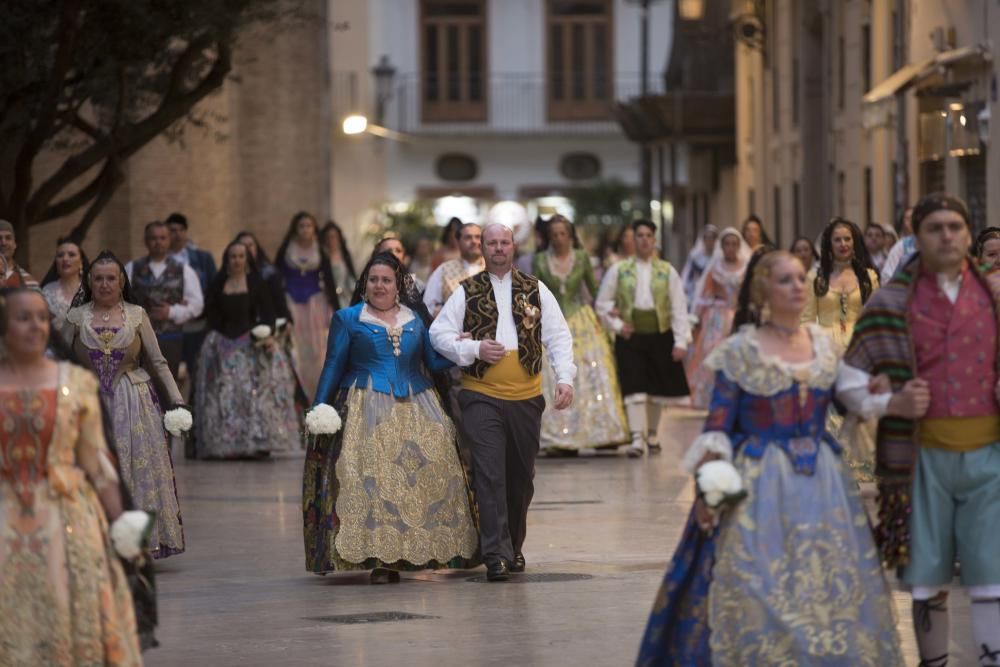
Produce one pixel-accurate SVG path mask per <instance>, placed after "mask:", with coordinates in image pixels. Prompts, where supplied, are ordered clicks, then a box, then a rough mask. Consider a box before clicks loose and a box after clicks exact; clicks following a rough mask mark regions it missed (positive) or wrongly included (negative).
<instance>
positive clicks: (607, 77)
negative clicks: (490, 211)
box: [329, 0, 674, 238]
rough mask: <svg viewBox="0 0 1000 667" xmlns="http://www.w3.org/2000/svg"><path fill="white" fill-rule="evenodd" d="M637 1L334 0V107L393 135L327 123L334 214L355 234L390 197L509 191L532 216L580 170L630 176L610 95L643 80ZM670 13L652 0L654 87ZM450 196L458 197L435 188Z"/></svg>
mask: <svg viewBox="0 0 1000 667" xmlns="http://www.w3.org/2000/svg"><path fill="white" fill-rule="evenodd" d="M640 5H641V3H640V2H635V1H626V0H371V1H370V2H339V1H338V2H331V3H330V5H329V9H330V14H331V16H330V30H331V38H330V44H331V51H332V53H331V63H332V70H333V73H332V77H333V82H332V94H333V97H334V100H333V110H334V116H335V117H339V118H342V117H344V116H346V115H348V114H350V113H364V114H365V115H367V116H368V117H369V119H371V120H374V121H376V122H377V121H378V120H381V122H380V123H379V124H380V125H382V126H384V127H386V128H388V129H389V130H391V131H393V132H395V133H399V135H400V136H397V137H395V138H392V139H386V138H382V137H377V136H373V135H371V134H364V135H360V136H344V135H343V134H342V133H340V132H339V131H338V128H334V129H333V133H334V136H333V142H334V150H333V161H334V164H333V175H334V177H333V195H332V197H333V212H334V217H335V218H337V219H338V220H339V221H340V222H342V223H344V226H345V227H346V228H347V229H349V230H351V231H353V232H354V234H355V238H357V235H358V234H360V233H362V232H363V230H364V228H365V224H366V222H368V221H370V220H371V216H372V214H373V212H374V211H375V210H377V209H378V208H379V207H381V206H385V205H390V204H393V203H401V202H413V201H417V200H420V201H426V202H428V203H430V204H431V205H434V204H437V211H438V215H439V216H446V215H447V214H448V212H449V209H448V207H449V206H459V207H460V208H459V209H457V210H464V211H469V213H467V214H466V215H465V216H464V217H466V218H468V217H470V216H471V212H472V211H478V213H479V215H480V216H483V215H484V214H485V211H486V210H487V208H488V206H489V205H491V204H492V203H495V202H497V201H502V200H516V201H519V202H521V203H522V204H524V205H525V206H526V207H527V209H528V213H529V215H534V214H535V213H545V214H547V213H550V212H553V211H554V210H555V209H556V208H561V207H562V206H564V205H565V202H564V200H562V199H560V198H559V196H560V195H562V194H564V193H565V192H566V191H567V190H568V189H569V188H572V187H574V186H577V185H580V184H585V183H587V182H593V181H597V180H618V181H621V182H623V183H625V184H626V185H628V186H630V187H632V188H636V189H638V188H639V183H640V158H639V151H638V149H637V148H636V145H635V144H632V143H630V142H629V141H628V140H626V138H625V137H624V136H623V134H622V132H621V130H620V129H619V127H618V124H617V123H616V122H615V121H614V119H613V117H612V107H613V104H614V102H615V101H616V100H619V99H627V98H630V97H634V96H636V95H638V94H639V92H640V78H641V77H640V70H641V64H640V58H641V55H640V48H641V45H640V44H641V40H640V23H641V12H642V9H641V6H640ZM673 13H674V8H673V3H672V2H669V1H661V2H650V3H649V9H648V25H649V72H650V75H649V78H648V81H649V87H650V90H651V91H656V90H660V89H662V86H663V83H662V78H661V76H660V75H659V74H660V73H661V72H662V71H663V69H664V66H665V63H666V61H667V56H668V53H669V51H670V40H671V34H672V21H673ZM386 66H388V68H390V69H391V70H393V74H392V76H391V83H390V85H385V84H386V83H387V82H388V81H389V79H388V77H382V79H381V81H382V84H381V86H380V85H378V83H377V81H376V79H377V78H378V77H376V76H375V75H374V74H373V70H374V69H375V68H376V67H382V68H383V69H385V68H386ZM380 87H382V88H383V90H381V91H380V90H379V88H380ZM449 196H452V197H455V196H457V197H458V198H457V199H454V198H453V199H447V200H444V201H442V199H443V198H445V197H449ZM461 197H469V198H471V199H472V201H471V202H470V201H469V200H463V199H461ZM442 204H445V206H442ZM470 204H471V208H470ZM442 222H443V220H442Z"/></svg>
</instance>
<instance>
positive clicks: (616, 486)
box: [146, 416, 974, 667]
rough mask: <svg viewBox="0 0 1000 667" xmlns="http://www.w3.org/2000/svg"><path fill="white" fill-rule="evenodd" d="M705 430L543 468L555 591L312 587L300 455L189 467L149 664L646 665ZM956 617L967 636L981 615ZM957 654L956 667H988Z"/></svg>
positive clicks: (444, 585)
mask: <svg viewBox="0 0 1000 667" xmlns="http://www.w3.org/2000/svg"><path fill="white" fill-rule="evenodd" d="M700 423H701V422H700V420H699V419H698V418H697V417H696V416H686V417H678V418H674V419H672V420H671V421H670V423H669V425H668V426H669V428H668V431H669V432H670V435H671V437H670V438H669V440H668V444H667V446H666V447H665V450H664V453H663V454H662V455H660V456H657V457H654V458H652V459H651V460H648V461H634V460H629V459H626V458H624V457H616V456H600V457H598V458H596V459H594V458H592V459H557V460H552V459H546V460H540V461H539V464H538V474H537V477H536V489H537V491H536V495H535V501H534V503H533V505H532V511H531V513H530V515H529V533H528V542H527V544H526V546H525V556H526V558H527V560H528V568H529V569H528V572H529V574H530V575H533V576H534V575H545V576H546V577H548V578H551V579H555V580H556V581H528V582H525V583H507V584H486V583H480V582H476V581H470V579H473V578H475V577H478V576H482V575H483V568H479V569H478V570H475V571H470V572H464V571H463V572H456V571H447V572H440V573H432V572H427V573H412V574H403V581H402V583H401V584H399V585H395V586H370V585H368V583H367V574H366V573H357V574H351V573H348V574H338V575H333V576H327V577H318V576H315V575H312V574H307V573H306V572H305V571H304V569H303V553H302V544H301V542H302V530H301V521H300V511H299V497H300V481H301V479H300V477H301V469H302V457H301V455H289V456H286V457H280V458H278V459H276V460H272V461H266V462H260V463H251V462H246V463H243V462H239V463H217V462H197V463H187V462H184V461H183V460H179V461H178V468H177V476H178V484H179V488H180V493H181V508H182V511H183V515H184V526H185V533H186V535H187V541H188V551H187V553H185V554H183V555H181V556H178V557H175V558H171V559H169V560H167V561H166V562H164V563H161V566H160V567H159V570H158V571H159V575H158V576H159V579H158V583H159V586H160V616H161V625H160V629H159V633H158V635H159V639H160V642H161V643H162V646H161V647H160V648H158V649H155V650H153V651H151V652H148V653H147V654H146V658H147V664H149V665H152V666H154V667H159V666H166V665H206V666H212V667H216V666H218V667H222V666H227V665H262V666H264V665H267V666H270V665H357V666H382V665H404V664H405V665H411V666H413V667H418V666H423V665H581V664H582V665H586V667H597V666H599V665H628V664H631V661H632V660H634V658H635V652H636V650H637V647H638V642H639V638H640V635H641V633H642V631H643V627H644V625H645V622H646V615H647V613H648V611H649V607H650V605H651V604H652V600H653V596H654V594H655V593H656V589H657V586H658V584H659V580H660V578H661V576H662V574H663V570H664V568H665V566H666V563H667V560H668V558H669V556H670V553H671V551H672V550H673V548H674V546H675V543H676V541H677V539H678V537H679V534H680V530H681V527H682V525H683V522H684V519H685V517H686V512H687V510H688V507H689V504H690V502H691V498H692V489H691V486H690V484H689V482H688V480H687V479H686V478H685V477H684V476H683V475H681V474H680V473H679V472H678V467H677V457H678V453H679V452H680V451H681V444H680V443H687V442H689V441H690V439H691V437H693V435H695V434H696V433H697V432H698V430H699V429H700ZM523 577H524V575H521V580H522V581H523ZM897 607H898V610H899V618H900V619H901V620H902V622H901V627H902V628H903V638H904V641H905V644H906V650H907V655H908V664H911V665H915V664H916V662H917V660H916V658H915V652H914V648H913V641H912V636H911V634H910V631H909V628H908V625H909V599H908V597H906V596H905V595H903V594H897ZM952 608H953V626H958V627H959V629H960V631H961V636H962V637H965V636H967V634H968V629H967V628H968V621H967V619H968V604H967V602H965V601H962V600H956V601H955V602H954V603H953V605H952ZM380 615H381V616H380ZM406 615H412V617H409V618H407V617H406ZM386 616H388V618H390V619H392V620H387V621H384V622H373V621H377V620H380V618H385V617H386ZM365 618H367V619H368V622H359V621H360V620H362V619H365ZM344 621H352V622H350V623H345V622H344ZM963 644H964V645H965V646H968V643H966V642H964V641H963ZM953 648H955V647H953ZM952 655H953V657H956V656H957V657H958V659H957V660H953V661H952V663H951V664H952V665H953V666H954V665H956V664H957V665H967V664H968V665H971V664H974V662H973V661H972V660H970V659H965V660H962V659H961V655H962V654H961V653H960V652H958V651H957V649H956V650H954V651H953V653H952ZM966 655H967V654H966Z"/></svg>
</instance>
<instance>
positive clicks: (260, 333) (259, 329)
mask: <svg viewBox="0 0 1000 667" xmlns="http://www.w3.org/2000/svg"><path fill="white" fill-rule="evenodd" d="M250 334H251V335H252V336H253V337H254V338H256V339H257V340H262V339H264V338H267V337H268V336H270V335H271V327H269V326H267V325H266V324H258V325H257V326H255V327H254V328H253V329H251V330H250Z"/></svg>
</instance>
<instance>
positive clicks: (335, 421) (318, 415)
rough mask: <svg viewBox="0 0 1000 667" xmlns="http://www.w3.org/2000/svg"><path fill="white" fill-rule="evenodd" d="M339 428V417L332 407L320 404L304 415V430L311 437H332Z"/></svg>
mask: <svg viewBox="0 0 1000 667" xmlns="http://www.w3.org/2000/svg"><path fill="white" fill-rule="evenodd" d="M340 427H341V421H340V415H339V414H337V411H336V410H335V409H334V408H333V406H332V405H327V404H326V403H320V404H319V405H317V406H316V407H314V408H313V409H312V410H310V411H309V412H307V413H306V430H308V431H309V432H310V433H312V434H313V435H333V434H334V433H336V432H337V431H339V430H340Z"/></svg>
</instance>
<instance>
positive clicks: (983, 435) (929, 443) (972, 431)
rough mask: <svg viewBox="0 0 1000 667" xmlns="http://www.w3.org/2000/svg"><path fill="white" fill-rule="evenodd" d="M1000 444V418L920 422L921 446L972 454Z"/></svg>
mask: <svg viewBox="0 0 1000 667" xmlns="http://www.w3.org/2000/svg"><path fill="white" fill-rule="evenodd" d="M994 442H1000V417H998V416H996V415H992V416H986V417H938V418H935V419H924V420H922V421H921V422H920V444H921V445H922V446H924V447H933V448H934V449H946V450H948V451H950V452H971V451H972V450H974V449H979V448H980V447H984V446H986V445H990V444H992V443H994Z"/></svg>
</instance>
